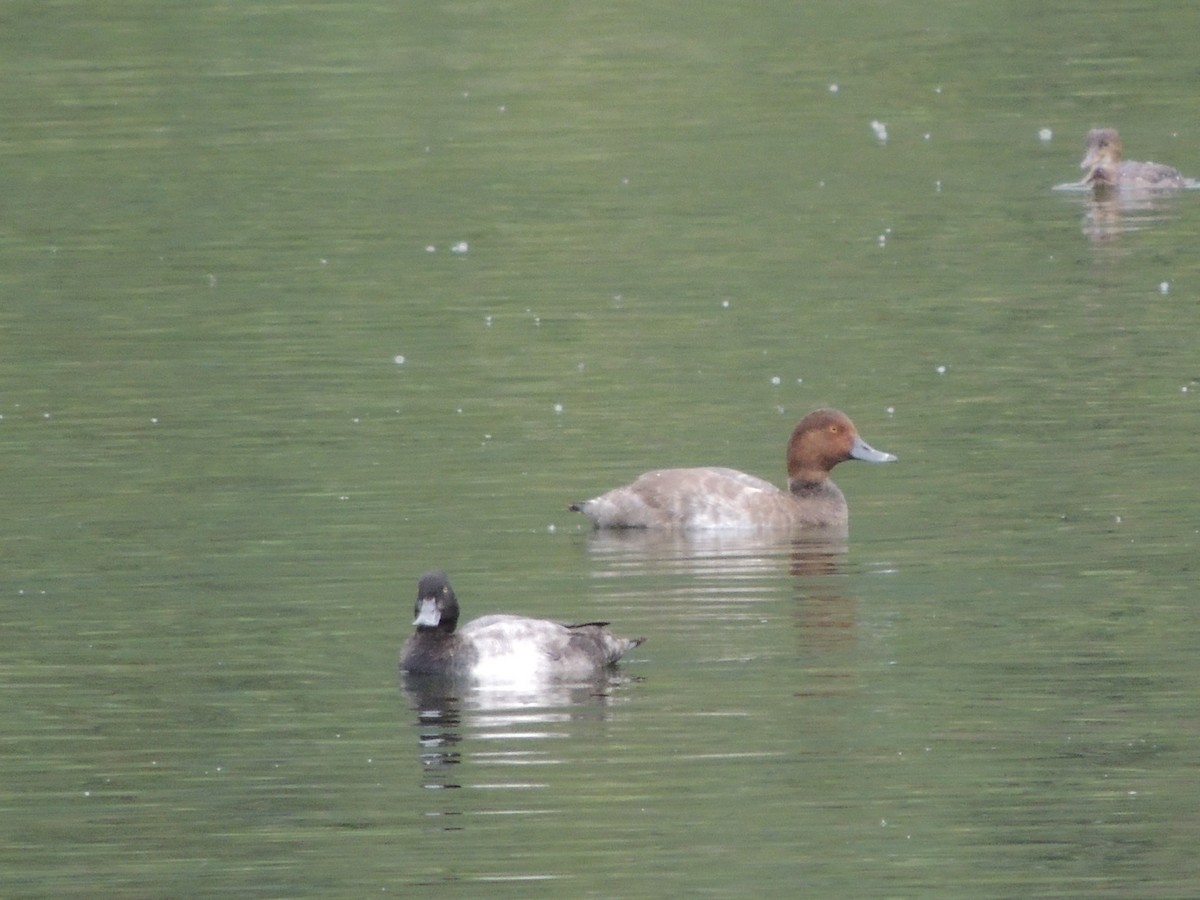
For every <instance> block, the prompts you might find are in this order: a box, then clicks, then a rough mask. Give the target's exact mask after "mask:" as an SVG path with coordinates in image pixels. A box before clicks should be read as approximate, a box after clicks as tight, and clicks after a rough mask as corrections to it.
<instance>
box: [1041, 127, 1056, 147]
mask: <svg viewBox="0 0 1200 900" xmlns="http://www.w3.org/2000/svg"><path fill="white" fill-rule="evenodd" d="M1053 139H1054V132H1053V131H1051V130H1050V129H1049V128H1042V129H1041V130H1039V131H1038V140H1039V141H1041V142H1042V143H1043V144H1046V143H1049V142H1050V141H1052V140H1053Z"/></svg>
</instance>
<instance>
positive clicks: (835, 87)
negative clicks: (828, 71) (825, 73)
mask: <svg viewBox="0 0 1200 900" xmlns="http://www.w3.org/2000/svg"><path fill="white" fill-rule="evenodd" d="M839 90H840V88H839V87H838V85H837V82H836V81H835V82H834V83H833V84H831V85H830V86H829V93H831V94H836V93H837V92H838V91H839Z"/></svg>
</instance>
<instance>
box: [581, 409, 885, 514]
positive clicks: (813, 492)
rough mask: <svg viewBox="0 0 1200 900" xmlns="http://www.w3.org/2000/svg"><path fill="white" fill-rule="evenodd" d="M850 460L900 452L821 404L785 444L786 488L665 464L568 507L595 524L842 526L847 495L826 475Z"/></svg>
mask: <svg viewBox="0 0 1200 900" xmlns="http://www.w3.org/2000/svg"><path fill="white" fill-rule="evenodd" d="M848 459H861V460H864V461H866V462H877V463H882V462H895V460H896V457H895V456H893V455H892V454H890V453H884V452H882V451H880V450H876V449H874V448H873V447H870V446H868V445H867V443H866V442H865V441H864V440H863V439H862V438H860V437H859V436H858V431H857V430H856V429H855V427H854V423H853V422H851V421H850V419H849V417H847V416H846V414H845V413H842V412H839V411H838V410H836V409H818V410H816V411H815V412H811V413H809V414H808V415H807V416H805V417H804V418H803V419H801V420H800V424H798V425H797V426H796V428H795V430H793V431H792V437H791V440H790V441H788V452H787V470H788V489H787V490H786V491H781V490H779V488H777V487H775V485H773V484H771V483H770V482H769V481H764V480H763V479H761V478H755V477H754V476H753V475H747V474H746V473H744V472H739V471H737V470H736V469H726V468H720V467H706V468H700V469H660V470H658V471H655V472H647V473H646V474H645V475H642V476H641V477H640V478H638V479H637V480H636V481H634V482H633V483H632V484H628V485H625V486H624V487H619V488H615V489H614V490H611V491H609V492H608V493H606V494H601V495H600V496H599V497H596V498H595V499H593V500H587V501H585V502H583V503H575V504H572V505H571V506H570V507H568V508H569V509H571V510H574V511H575V512H581V513H583V514H584V515H585V516H587V517H588V518H589V519H591V520H592V523H593V524H594V525H595V526H596V527H597V528H677V529H710V528H728V529H758V528H820V527H833V528H844V527H846V524H847V522H848V519H849V513H848V511H847V509H846V498H845V497H844V496H842V492H841V491H840V490H838V488H837V485H835V484H834V483H833V482H832V481H830V480H829V472H830V470H831V469H832V468H833V467H834V466H836V465H837V464H838V463H840V462H845V461H846V460H848Z"/></svg>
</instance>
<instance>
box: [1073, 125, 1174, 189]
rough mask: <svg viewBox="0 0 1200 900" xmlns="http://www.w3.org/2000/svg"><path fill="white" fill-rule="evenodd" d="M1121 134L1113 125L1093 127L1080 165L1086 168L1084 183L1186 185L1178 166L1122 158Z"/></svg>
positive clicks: (1152, 186) (1148, 186)
mask: <svg viewBox="0 0 1200 900" xmlns="http://www.w3.org/2000/svg"><path fill="white" fill-rule="evenodd" d="M1121 155H1122V153H1121V136H1120V135H1119V134H1117V130H1116V129H1115V128H1093V129H1092V130H1091V131H1089V132H1088V136H1087V149H1086V151H1085V152H1084V155H1083V162H1081V163H1080V164H1079V168H1081V169H1086V170H1087V174H1086V175H1085V176H1083V184H1085V185H1091V186H1092V187H1095V188H1112V187H1118V188H1133V189H1135V190H1164V189H1173V188H1181V187H1187V179H1185V178H1184V177H1183V176H1182V175H1180V174H1179V171H1178V170H1177V169H1173V168H1171V167H1170V166H1164V165H1160V164H1159V163H1152V162H1133V161H1132V160H1122V159H1121Z"/></svg>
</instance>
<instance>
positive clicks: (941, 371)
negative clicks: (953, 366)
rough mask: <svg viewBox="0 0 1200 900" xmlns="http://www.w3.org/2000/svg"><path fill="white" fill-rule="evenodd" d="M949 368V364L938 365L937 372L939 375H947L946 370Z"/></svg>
mask: <svg viewBox="0 0 1200 900" xmlns="http://www.w3.org/2000/svg"><path fill="white" fill-rule="evenodd" d="M948 368H950V367H949V366H938V367H937V373H938V374H939V375H945V374H946V370H947V369H948Z"/></svg>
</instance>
